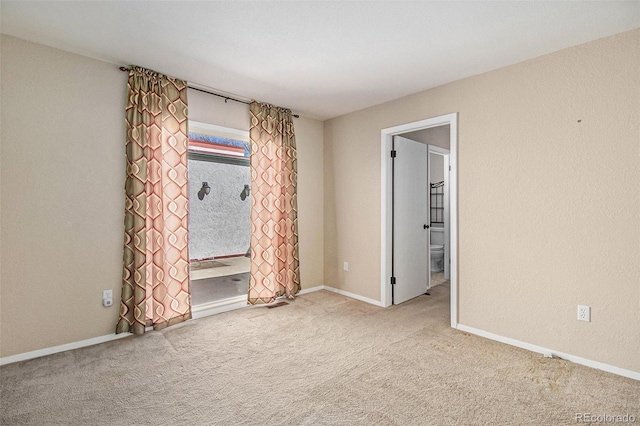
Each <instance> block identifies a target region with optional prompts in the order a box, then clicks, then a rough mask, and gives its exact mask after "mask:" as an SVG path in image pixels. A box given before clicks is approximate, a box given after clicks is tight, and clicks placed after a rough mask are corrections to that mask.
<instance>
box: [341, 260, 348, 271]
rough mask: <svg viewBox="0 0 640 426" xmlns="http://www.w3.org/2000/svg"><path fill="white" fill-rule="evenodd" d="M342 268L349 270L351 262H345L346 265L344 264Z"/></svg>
mask: <svg viewBox="0 0 640 426" xmlns="http://www.w3.org/2000/svg"><path fill="white" fill-rule="evenodd" d="M342 269H344V270H345V271H348V270H349V262H344V265H342Z"/></svg>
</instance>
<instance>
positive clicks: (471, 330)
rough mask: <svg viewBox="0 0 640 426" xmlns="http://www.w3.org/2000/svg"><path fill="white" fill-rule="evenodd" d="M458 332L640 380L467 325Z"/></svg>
mask: <svg viewBox="0 0 640 426" xmlns="http://www.w3.org/2000/svg"><path fill="white" fill-rule="evenodd" d="M457 328H458V330H460V331H464V332H467V333H471V334H475V335H476V336H480V337H485V338H487V339H490V340H495V341H497V342H501V343H505V344H507V345H511V346H516V347H518V348H522V349H526V350H528V351H531V352H537V353H540V354H543V355H545V356H557V357H558V358H562V359H565V360H567V361H571V362H575V363H576V364H581V365H585V366H587V367H591V368H595V369H598V370H602V371H606V372H608V373H612V374H616V375H618V376H623V377H628V378H630V379H634V380H640V373H638V372H635V371H631V370H625V369H624V368H620V367H615V366H613V365H609V364H605V363H602V362H598V361H593V360H590V359H587V358H582V357H579V356H576V355H571V354H566V353H564V352H558V351H554V350H553V349H547V348H543V347H542V346H537V345H533V344H531V343H526V342H521V341H520V340H516V339H512V338H510V337H504V336H500V335H498V334H493V333H490V332H488V331H484V330H479V329H477V328H473V327H469V326H467V325H462V324H458V327H457Z"/></svg>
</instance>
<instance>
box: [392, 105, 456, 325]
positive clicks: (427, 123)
mask: <svg viewBox="0 0 640 426" xmlns="http://www.w3.org/2000/svg"><path fill="white" fill-rule="evenodd" d="M447 124H449V126H450V129H451V131H450V132H449V164H450V167H451V171H450V175H449V176H450V178H449V212H450V217H449V220H450V234H449V235H450V239H451V251H450V256H451V279H450V282H451V287H450V288H451V308H450V309H451V327H453V328H456V326H457V324H458V179H457V176H458V113H457V112H454V113H451V114H446V115H441V116H439V117H433V118H427V119H425V120H420V121H415V122H413V123H407V124H401V125H399V126H394V127H389V128H386V129H382V130H381V141H382V143H381V160H380V161H381V173H380V175H381V185H380V203H381V204H380V236H381V237H380V247H381V250H380V306H384V307H387V306H390V305H391V284H390V278H391V156H390V155H389V153H390V151H391V143H392V136H394V135H399V134H402V133H407V132H412V131H416V130H423V129H428V128H431V127H438V126H444V125H447Z"/></svg>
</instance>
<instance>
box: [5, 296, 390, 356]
mask: <svg viewBox="0 0 640 426" xmlns="http://www.w3.org/2000/svg"><path fill="white" fill-rule="evenodd" d="M319 290H328V291H331V292H334V293H338V294H341V295H343V296H347V297H351V298H352V299H357V300H361V301H363V302H367V303H371V304H373V305H376V306H381V305H380V302H378V301H377V300H373V299H369V298H367V297H363V296H358V295H357V294H353V293H349V292H347V291H342V290H338V289H335V288H332V287H326V286H323V285H321V286H316V287H311V288H306V289H302V290H300V292H299V293H298V295H303V294H307V293H312V292H314V291H319ZM247 306H248V305H247V298H246V296H239V297H234V298H232V299H227V300H223V301H221V302H214V303H208V304H205V305H200V306H196V307H194V308H193V309H192V311H191V317H192V319H198V318H203V317H207V316H209V315H215V314H220V313H222V312H228V311H231V310H234V309H240V308H245V307H247ZM151 330H153V327H148V328H147V331H151ZM128 336H132V334H131V333H121V334H108V335H106V336H99V337H93V338H91V339H86V340H81V341H79V342H72V343H66V344H64V345H59V346H52V347H50V348H44V349H38V350H36V351H31V352H24V353H21V354H17V355H11V356H7V357H4V358H0V365H6V364H12V363H14V362H19V361H26V360H29V359H34V358H40V357H43V356H46V355H52V354H56V353H58V352H65V351H70V350H72V349H79V348H84V347H87V346H93V345H97V344H99V343H104V342H110V341H112V340H117V339H121V338H123V337H128Z"/></svg>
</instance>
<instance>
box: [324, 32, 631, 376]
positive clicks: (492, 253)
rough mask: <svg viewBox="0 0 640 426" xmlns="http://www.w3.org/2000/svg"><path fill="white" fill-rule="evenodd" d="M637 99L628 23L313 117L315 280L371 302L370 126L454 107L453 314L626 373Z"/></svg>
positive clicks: (377, 138) (376, 214) (374, 261)
mask: <svg viewBox="0 0 640 426" xmlns="http://www.w3.org/2000/svg"><path fill="white" fill-rule="evenodd" d="M638 99H640V30H633V31H630V32H625V33H622V34H618V35H615V36H612V37H608V38H604V39H600V40H596V41H593V42H590V43H586V44H582V45H579V46H575V47H572V48H569V49H566V50H562V51H559V52H556V53H553V54H549V55H545V56H541V57H538V58H535V59H532V60H529V61H526V62H522V63H519V64H515V65H512V66H509V67H505V68H501V69H498V70H495V71H491V72H488V73H485V74H481V75H477V76H474V77H471V78H468V79H464V80H460V81H457V82H454V83H451V84H447V85H444V86H440V87H437V88H434V89H431V90H427V91H424V92H421V93H417V94H414V95H411V96H408V97H405V98H402V99H398V100H395V101H392V102H388V103H385V104H382V105H378V106H375V107H371V108H368V109H364V110H361V111H357V112H354V113H351V114H348V115H344V116H340V117H337V118H334V119H332V120H328V121H326V122H325V126H324V135H325V145H324V150H325V151H324V155H325V157H324V161H325V164H324V166H325V175H324V176H325V240H324V242H325V279H326V281H327V283H328V284H330V285H332V286H335V287H336V288H338V289H341V290H343V291H348V292H351V293H354V294H357V295H360V296H364V297H368V298H371V299H374V300H380V280H381V278H380V255H379V253H380V229H381V224H380V185H381V184H380V179H381V172H380V169H381V165H380V164H381V158H380V155H381V154H380V146H381V130H382V129H384V128H388V127H392V126H396V125H399V124H403V123H410V122H413V121H418V120H422V119H425V118H429V117H436V116H440V115H444V114H448V113H451V112H458V114H459V115H458V131H459V145H458V182H459V184H458V185H459V187H458V191H459V192H458V205H459V210H458V214H459V216H458V217H459V218H458V232H459V237H458V262H459V269H458V278H459V279H458V292H459V299H458V312H459V317H458V321H459V323H460V324H463V325H466V326H469V327H474V328H476V329H480V330H484V331H488V332H491V333H494V334H497V335H500V336H505V337H508V338H511V339H516V340H519V341H522V342H527V343H531V344H535V345H538V346H541V347H545V348H550V349H553V350H556V351H560V352H564V353H567V354H572V355H575V356H579V357H583V358H586V359H589V360H594V361H599V362H602V363H606V364H609V365H612V366H617V367H620V368H624V369H628V370H632V371H636V372H640V357H638V348H640V262H638V259H640V244H638V242H639V241H640V221H639V220H638V217H640V191H638V182H640V161H639V153H640V145H639V144H640V137H639V135H640V104H639V102H638ZM603 164H604V167H603ZM363 183H366V184H363ZM496 224H499V225H500V226H496ZM602 224H606V226H602ZM345 261H348V262H349V271H348V272H345V271H343V270H342V267H341V266H342V262H345ZM578 304H582V305H590V306H591V314H592V320H591V322H589V323H587V322H579V321H577V305H578Z"/></svg>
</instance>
